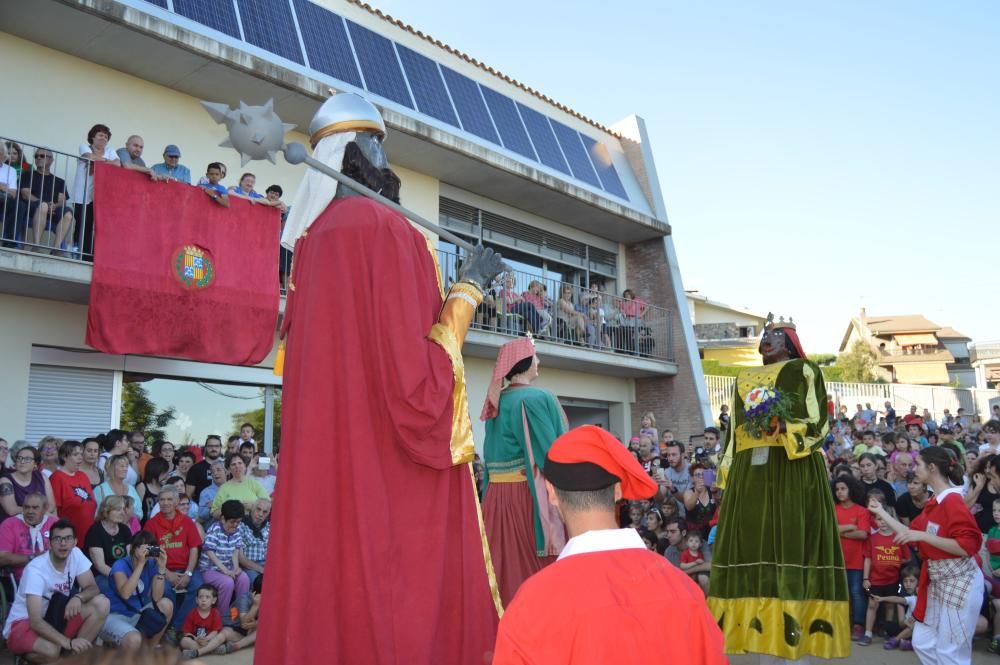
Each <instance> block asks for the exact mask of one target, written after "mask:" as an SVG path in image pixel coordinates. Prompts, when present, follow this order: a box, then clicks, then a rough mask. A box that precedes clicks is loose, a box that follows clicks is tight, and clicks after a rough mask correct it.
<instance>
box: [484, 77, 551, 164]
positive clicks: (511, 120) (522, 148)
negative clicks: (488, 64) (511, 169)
mask: <svg viewBox="0 0 1000 665" xmlns="http://www.w3.org/2000/svg"><path fill="white" fill-rule="evenodd" d="M479 89H480V90H482V91H483V97H484V98H485V99H486V106H487V107H489V109H490V115H492V116H493V122H495V123H496V126H497V130H498V131H499V132H500V139H501V140H502V141H503V146H504V147H505V148H507V149H508V150H513V151H514V152H516V153H517V154H519V155H523V156H525V157H527V158H528V159H534V160H536V161H537V160H538V157H536V156H535V150H534V149H533V148H532V147H531V141H529V140H528V133H527V132H525V131H524V125H523V124H522V123H521V117H520V116H519V115H518V114H517V107H515V106H514V100H512V99H511V98H510V97H504V96H503V95H501V94H500V93H499V92H497V91H495V90H491V89H489V88H487V87H486V86H485V85H481V86H479Z"/></svg>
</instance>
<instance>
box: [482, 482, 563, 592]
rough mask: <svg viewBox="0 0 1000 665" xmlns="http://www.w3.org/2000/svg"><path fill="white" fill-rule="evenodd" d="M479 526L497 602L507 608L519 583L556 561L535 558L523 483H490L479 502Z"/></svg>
mask: <svg viewBox="0 0 1000 665" xmlns="http://www.w3.org/2000/svg"><path fill="white" fill-rule="evenodd" d="M483 522H484V523H485V526H486V540H487V541H488V542H489V545H490V555H491V556H492V558H493V570H494V571H495V572H496V576H497V586H499V587H500V600H501V601H502V602H503V606H504V607H507V606H508V605H509V604H510V601H511V600H513V599H514V594H515V593H517V590H518V588H519V587H520V586H521V583H522V582H524V580H526V579H528V578H529V577H531V576H532V575H534V574H535V573H537V572H538V571H539V570H541V569H542V568H544V567H545V566H547V565H548V564H550V563H552V562H553V561H555V560H556V557H554V556H548V557H540V556H538V554H537V550H536V548H535V518H534V506H533V505H532V502H531V490H529V489H528V483H527V481H525V482H522V483H490V484H489V486H487V488H486V497H485V498H484V500H483Z"/></svg>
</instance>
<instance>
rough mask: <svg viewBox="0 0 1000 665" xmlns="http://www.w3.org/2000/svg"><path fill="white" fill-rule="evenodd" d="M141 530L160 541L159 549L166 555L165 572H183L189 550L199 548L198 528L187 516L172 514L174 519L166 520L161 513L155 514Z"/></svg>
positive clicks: (199, 535) (199, 536)
mask: <svg viewBox="0 0 1000 665" xmlns="http://www.w3.org/2000/svg"><path fill="white" fill-rule="evenodd" d="M143 529H145V530H146V531H149V532H150V533H151V534H153V535H154V536H156V539H157V540H158V541H160V547H162V548H163V551H164V552H166V553H167V570H172V571H174V572H178V573H179V572H183V571H184V570H185V569H187V565H188V556H189V553H190V551H191V548H194V547H201V534H199V533H198V527H197V526H195V523H194V520H192V519H191V518H190V517H188V516H187V515H181V514H180V513H174V518H173V519H172V520H168V519H167V518H166V517H165V516H164V515H163V513H156V515H154V516H153V517H151V518H150V519H149V521H148V522H146V526H144V527H143Z"/></svg>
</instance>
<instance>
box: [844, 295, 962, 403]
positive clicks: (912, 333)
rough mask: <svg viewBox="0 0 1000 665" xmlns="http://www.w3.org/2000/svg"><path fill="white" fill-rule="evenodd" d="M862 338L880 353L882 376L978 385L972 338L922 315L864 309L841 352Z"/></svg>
mask: <svg viewBox="0 0 1000 665" xmlns="http://www.w3.org/2000/svg"><path fill="white" fill-rule="evenodd" d="M858 340H861V341H863V342H865V343H866V344H868V345H869V346H870V347H871V348H872V350H873V351H875V353H876V354H877V356H878V360H877V362H878V366H877V368H876V375H877V376H878V378H881V379H885V380H886V381H892V382H894V383H912V384H922V385H948V384H950V383H952V382H955V381H957V382H958V383H959V385H961V386H963V387H972V386H974V385H975V378H976V375H975V371H974V370H973V367H972V364H971V362H970V356H969V347H968V343H969V341H970V338H969V337H966V336H965V335H963V334H962V333H960V332H958V331H957V330H955V329H954V328H949V327H945V326H939V325H938V324H936V323H934V322H933V321H930V320H928V319H926V318H925V317H923V316H922V315H920V314H904V315H892V316H868V314H867V313H866V312H865V309H864V308H862V309H861V313H860V315H859V316H857V317H855V318H852V319H851V322H850V323H849V324H848V326H847V330H846V332H844V338H843V340H842V341H841V343H840V351H841V352H842V353H843V352H845V351H849V350H850V349H851V348H852V347H853V346H854V344H855V342H856V341H858Z"/></svg>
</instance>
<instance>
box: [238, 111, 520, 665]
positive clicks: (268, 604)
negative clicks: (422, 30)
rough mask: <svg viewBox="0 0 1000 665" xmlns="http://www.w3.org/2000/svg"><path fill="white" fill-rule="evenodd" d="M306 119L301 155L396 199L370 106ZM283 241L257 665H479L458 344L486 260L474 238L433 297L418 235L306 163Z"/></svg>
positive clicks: (480, 551)
mask: <svg viewBox="0 0 1000 665" xmlns="http://www.w3.org/2000/svg"><path fill="white" fill-rule="evenodd" d="M309 129H310V134H311V137H310V138H311V140H312V144H313V149H314V152H313V157H314V158H315V159H316V160H318V161H319V162H321V163H322V164H325V165H326V166H329V167H332V168H334V169H336V170H338V171H341V172H342V173H343V174H345V175H348V176H350V177H351V178H352V179H354V180H356V181H358V182H361V183H362V184H364V185H366V186H367V187H368V188H370V189H372V190H374V191H376V192H380V193H381V194H382V195H383V196H385V197H387V198H389V199H396V198H397V197H398V193H399V186H400V183H399V179H398V178H397V177H396V176H395V174H394V173H393V172H392V171H391V169H390V168H389V164H388V162H387V160H386V157H385V153H384V152H383V150H382V140H383V138H384V136H385V125H384V123H383V121H382V118H381V116H380V114H379V112H378V110H377V109H375V107H374V106H373V105H372V104H371V103H369V102H367V101H366V100H364V99H362V98H361V97H359V96H357V95H353V94H343V93H342V94H338V95H336V96H334V97H332V98H331V99H329V100H327V101H326V102H325V103H324V104H323V106H322V107H321V108H320V110H319V112H318V113H317V114H316V117H315V118H314V119H313V122H312V124H311V125H310V128H309ZM282 244H283V245H284V246H285V247H287V248H289V249H292V248H293V247H294V250H295V258H294V260H295V263H294V265H293V268H292V275H291V283H290V284H289V287H288V288H289V294H288V302H287V305H286V311H285V321H284V325H283V332H284V333H286V334H287V354H286V356H285V362H284V380H283V393H282V398H283V403H282V407H283V409H282V421H283V424H284V429H283V432H282V442H283V444H284V445H283V448H282V453H283V460H282V475H281V479H280V482H279V483H278V487H277V488H276V492H275V504H274V513H273V518H272V524H273V527H272V532H271V541H270V547H269V550H268V572H267V585H266V586H267V591H266V600H264V602H263V603H262V617H261V623H260V626H261V628H260V631H259V635H258V639H257V649H256V654H255V660H256V662H257V663H262V664H265V665H274V664H276V663H285V664H288V665H310V664H312V663H316V662H329V663H371V664H372V665H401V664H403V663H406V664H411V663H413V664H422V665H431V664H435V665H436V664H438V663H444V664H449V663H454V664H455V665H459V664H463V665H464V664H466V663H484V662H488V661H489V657H490V654H491V652H492V649H493V642H494V637H495V634H496V626H497V622H498V614H499V611H500V604H499V595H498V593H497V590H496V582H495V579H494V577H493V571H492V566H491V564H490V557H489V550H488V548H487V545H486V540H485V535H484V532H483V526H482V521H481V518H480V512H479V504H478V498H477V494H476V489H475V485H474V481H473V476H472V470H471V466H470V464H469V463H470V462H471V461H472V458H473V452H474V451H473V442H472V425H471V421H470V419H469V413H468V404H467V397H466V390H465V372H464V366H463V362H462V354H461V347H462V342H463V340H464V338H465V334H466V331H467V330H468V327H469V323H470V322H471V320H472V316H473V314H474V313H475V310H476V307H477V306H478V304H479V303H480V302H481V300H482V294H483V287H484V286H485V285H486V284H488V283H489V282H491V281H492V280H493V278H494V277H495V276H496V275H497V274H498V273H499V272H500V270H501V269H502V262H501V261H500V259H499V256H497V255H494V254H493V253H492V251H491V250H483V249H482V247H481V246H480V247H478V248H476V249H475V250H474V251H472V252H470V254H469V256H468V257H467V258H466V261H465V262H464V264H463V266H462V270H461V271H460V274H459V281H457V282H456V283H455V284H453V285H452V286H451V288H450V289H449V291H448V293H447V295H445V293H444V292H443V291H442V285H441V281H440V274H439V271H438V268H437V264H436V259H435V256H436V254H435V250H434V247H433V246H432V245H431V244H430V242H429V241H428V238H426V237H425V236H424V235H423V234H422V233H421V232H419V231H418V230H416V229H415V228H414V227H413V226H412V225H411V224H410V223H409V222H408V221H407V220H406V219H405V218H404V217H402V216H401V215H400V214H398V213H397V212H394V211H393V210H392V209H390V208H389V207H388V206H386V205H385V204H382V203H380V202H378V201H375V200H372V199H370V198H366V197H363V196H358V195H355V194H354V192H353V191H352V190H351V189H348V188H346V187H344V186H343V185H340V186H338V184H337V182H336V181H335V180H333V179H331V178H329V177H328V176H326V175H323V174H322V173H320V172H318V171H317V170H315V169H310V170H309V171H308V172H307V174H306V176H305V179H304V180H303V182H302V184H301V186H300V188H299V191H298V194H297V197H296V199H295V203H294V205H293V206H292V210H291V214H290V215H289V218H288V221H287V223H286V226H285V231H284V236H283V237H282Z"/></svg>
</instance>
